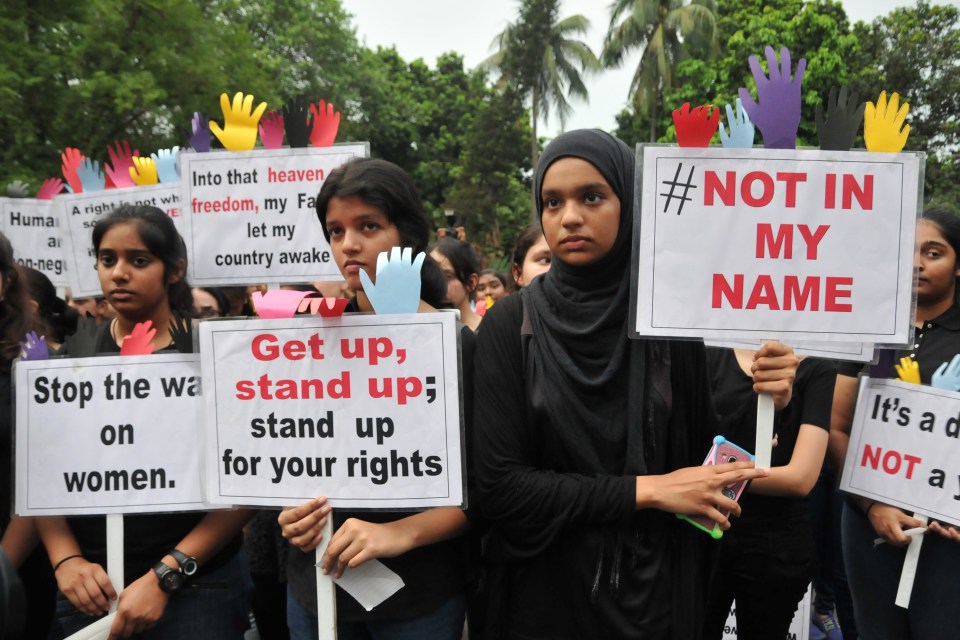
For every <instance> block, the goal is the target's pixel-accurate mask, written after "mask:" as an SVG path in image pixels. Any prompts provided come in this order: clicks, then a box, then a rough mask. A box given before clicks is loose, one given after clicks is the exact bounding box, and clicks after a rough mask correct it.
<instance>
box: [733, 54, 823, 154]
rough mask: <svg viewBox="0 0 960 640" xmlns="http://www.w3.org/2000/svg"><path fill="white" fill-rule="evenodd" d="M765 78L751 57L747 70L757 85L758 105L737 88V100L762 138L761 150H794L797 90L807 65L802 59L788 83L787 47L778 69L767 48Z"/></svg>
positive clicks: (788, 55) (797, 120) (796, 123)
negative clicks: (738, 97)
mask: <svg viewBox="0 0 960 640" xmlns="http://www.w3.org/2000/svg"><path fill="white" fill-rule="evenodd" d="M765 52H766V55H767V67H768V68H769V69H770V77H769V78H767V76H766V75H764V73H763V69H761V68H760V62H759V61H758V60H757V56H750V70H751V71H753V78H754V80H756V82H757V101H758V102H759V104H758V103H757V101H754V99H753V96H751V95H750V92H749V91H747V90H746V89H744V88H743V87H741V88H740V100H741V101H742V102H743V108H744V110H745V111H746V112H747V115H749V116H750V120H752V121H753V124H755V125H756V127H757V128H758V129H760V133H761V134H763V146H764V147H765V148H767V149H795V148H796V147H797V128H798V127H799V126H800V86H801V85H802V84H803V74H804V73H805V72H806V70H807V61H806V60H805V59H803V58H801V59H800V63H799V64H798V65H797V73H796V75H795V76H794V77H793V79H792V80H791V79H790V52H789V51H788V50H787V48H786V47H783V48H781V49H780V65H779V66H778V65H777V55H776V53H774V51H773V47H767V48H766V50H765Z"/></svg>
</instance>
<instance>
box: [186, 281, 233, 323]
mask: <svg viewBox="0 0 960 640" xmlns="http://www.w3.org/2000/svg"><path fill="white" fill-rule="evenodd" d="M197 289H199V290H200V291H204V292H206V293H209V294H210V295H211V296H212V297H213V299H214V300H215V301H216V303H217V309H219V312H218V313H217V316H218V317H221V318H223V317H226V316H227V315H228V314H229V313H230V301H229V300H227V296H226V295H225V294H224V293H223V291H221V290H220V289H218V288H217V287H197ZM191 297H192V296H191ZM193 315H196V314H193Z"/></svg>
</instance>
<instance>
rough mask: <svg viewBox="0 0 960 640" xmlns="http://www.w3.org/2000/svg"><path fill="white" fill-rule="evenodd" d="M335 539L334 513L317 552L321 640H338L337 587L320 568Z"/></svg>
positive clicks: (318, 608)
mask: <svg viewBox="0 0 960 640" xmlns="http://www.w3.org/2000/svg"><path fill="white" fill-rule="evenodd" d="M332 537H333V513H330V514H329V515H328V516H327V524H325V525H323V540H321V541H320V546H319V547H317V550H316V552H315V553H316V554H317V555H316V561H317V569H316V571H317V631H318V632H319V634H320V640H336V638H337V586H336V585H335V584H334V583H333V574H332V573H331V574H329V575H324V573H323V570H322V569H321V568H320V567H321V565H322V564H323V554H324V553H326V551H327V545H329V544H330V538H332Z"/></svg>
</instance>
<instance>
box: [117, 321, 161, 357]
mask: <svg viewBox="0 0 960 640" xmlns="http://www.w3.org/2000/svg"><path fill="white" fill-rule="evenodd" d="M155 335H157V330H156V329H154V328H153V321H152V320H147V321H146V322H138V323H137V324H136V325H134V327H133V331H131V332H130V335H128V336H127V337H126V338H124V339H123V344H122V345H120V355H122V356H148V355H150V354H151V353H153V349H154V344H153V342H151V340H153V336H155Z"/></svg>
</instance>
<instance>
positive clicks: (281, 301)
mask: <svg viewBox="0 0 960 640" xmlns="http://www.w3.org/2000/svg"><path fill="white" fill-rule="evenodd" d="M306 296H307V292H306V291H291V290H289V289H270V290H269V291H267V292H266V293H260V292H259V291H254V292H253V293H252V294H251V295H250V299H251V300H253V308H254V309H256V310H257V315H258V316H260V317H261V318H263V319H264V320H269V319H272V318H292V317H293V316H294V314H295V313H296V312H297V309H298V308H299V306H300V301H301V300H302V299H304V298H305V297H306Z"/></svg>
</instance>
